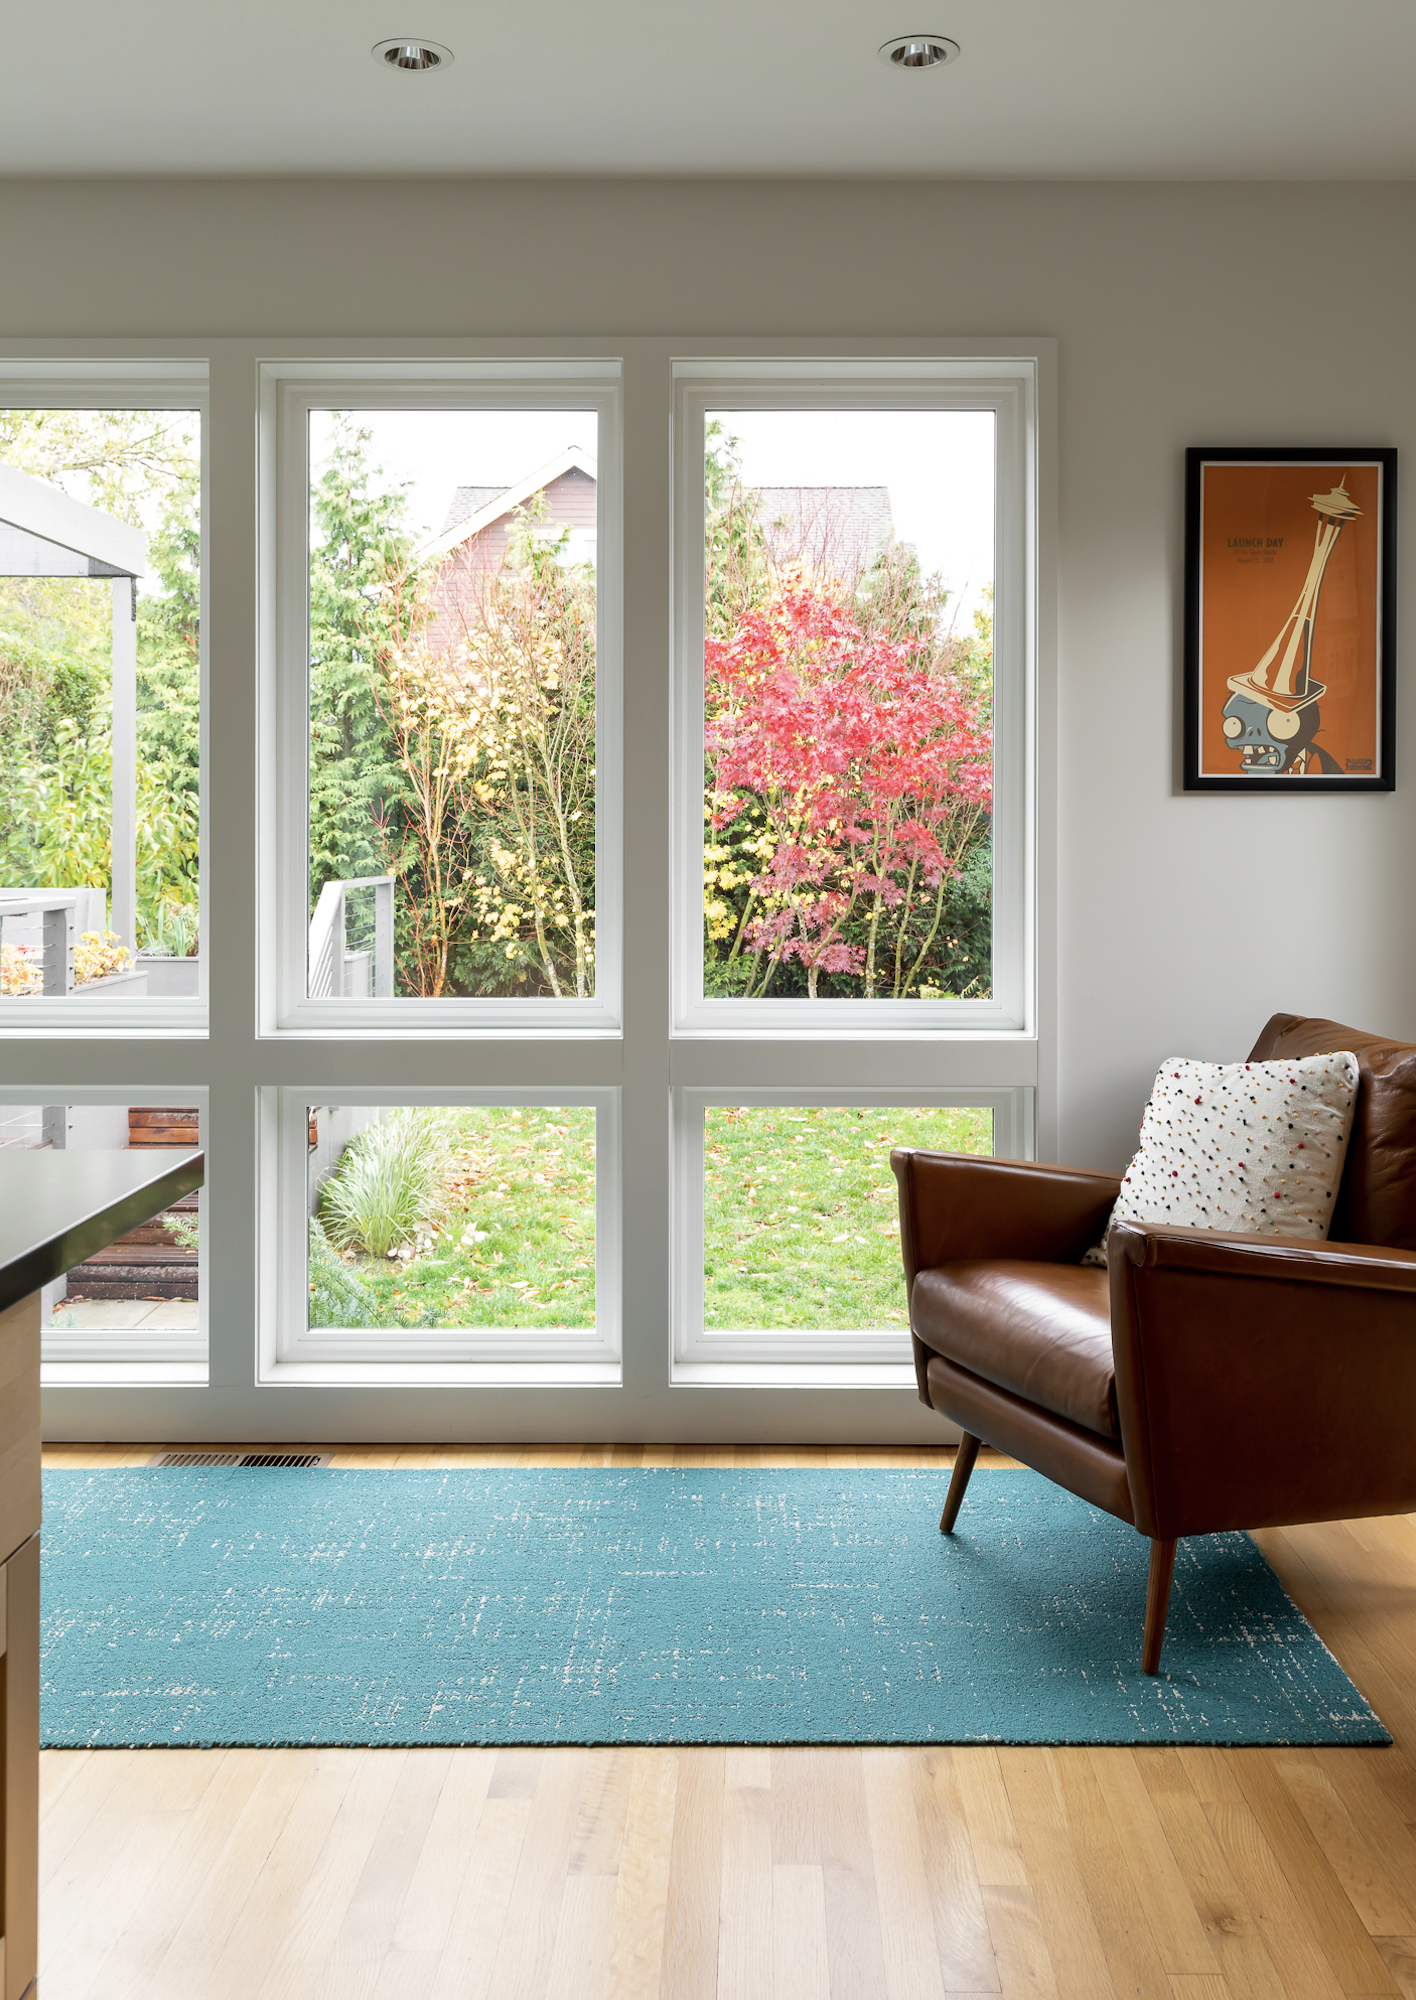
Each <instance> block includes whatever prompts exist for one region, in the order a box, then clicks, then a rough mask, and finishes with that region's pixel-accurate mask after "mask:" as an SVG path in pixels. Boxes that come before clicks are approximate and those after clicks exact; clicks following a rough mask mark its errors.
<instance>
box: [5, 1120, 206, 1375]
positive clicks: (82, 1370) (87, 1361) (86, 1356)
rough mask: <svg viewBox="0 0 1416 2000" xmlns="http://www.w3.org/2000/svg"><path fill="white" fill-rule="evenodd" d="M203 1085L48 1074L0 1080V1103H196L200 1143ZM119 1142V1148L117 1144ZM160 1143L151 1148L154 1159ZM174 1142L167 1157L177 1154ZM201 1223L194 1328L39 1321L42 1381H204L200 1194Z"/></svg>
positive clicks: (203, 1244)
mask: <svg viewBox="0 0 1416 2000" xmlns="http://www.w3.org/2000/svg"><path fill="white" fill-rule="evenodd" d="M207 1096H208V1093H207V1091H206V1089H205V1088H204V1087H203V1086H201V1085H197V1084H170V1083H163V1084H154V1085H151V1086H145V1085H141V1084H134V1083H129V1084H102V1083H82V1084H76V1083H74V1082H73V1081H70V1082H68V1083H55V1082H54V1081H52V1080H50V1081H49V1082H39V1083H24V1084H16V1083H7V1084H4V1085H0V1105H7V1104H38V1105H51V1104H62V1105H66V1106H73V1105H104V1104H129V1105H131V1104H173V1103H183V1104H187V1103H190V1104H192V1105H194V1106H195V1107H196V1111H197V1143H198V1145H199V1147H200V1148H201V1149H202V1150H203V1151H205V1148H206V1131H207ZM115 1150H117V1149H115ZM164 1150H165V1149H162V1150H160V1149H158V1148H157V1147H154V1148H153V1149H152V1153H153V1158H154V1161H155V1163H157V1164H160V1163H161V1160H162V1158H163V1156H164ZM177 1151H178V1149H177V1148H173V1149H172V1152H171V1155H170V1157H174V1158H175V1157H176V1154H177ZM200 1213H201V1217H202V1223H203V1227H202V1230H201V1235H200V1238H199V1241H198V1246H197V1327H196V1331H195V1332H186V1331H182V1330H180V1329H167V1328H163V1327H154V1328H150V1329H149V1330H148V1332H146V1333H143V1332H142V1331H141V1330H140V1329H138V1328H131V1329H115V1331H114V1332H112V1333H85V1332H83V1331H81V1330H79V1329H69V1330H66V1329H64V1328H62V1327H61V1328H57V1329H56V1328H53V1327H50V1326H48V1325H45V1326H42V1327H41V1328H40V1382H41V1385H42V1386H44V1387H47V1388H54V1387H58V1386H60V1385H62V1384H66V1383H79V1382H95V1381H97V1382H104V1381H110V1380H112V1379H113V1378H114V1376H115V1374H121V1375H122V1376H123V1377H124V1378H125V1379H142V1378H143V1377H144V1376H146V1377H147V1378H148V1379H150V1380H153V1381H166V1382H184V1383H189V1384H193V1385H196V1384H200V1383H204V1382H205V1381H206V1379H207V1352H208V1349H207V1297H208V1284H207V1247H208V1240H209V1235H210V1232H209V1230H208V1229H207V1228H206V1226H205V1224H206V1221H207V1214H208V1211H207V1196H206V1191H205V1189H203V1190H202V1194H201V1210H200Z"/></svg>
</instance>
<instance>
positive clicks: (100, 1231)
mask: <svg viewBox="0 0 1416 2000" xmlns="http://www.w3.org/2000/svg"><path fill="white" fill-rule="evenodd" d="M204 1168H205V1155H204V1154H201V1153H176V1154H175V1155H174V1152H173V1150H172V1149H171V1148H168V1147H164V1146H152V1147H147V1146H143V1147H136V1148H134V1149H133V1150H132V1151H126V1152H125V1151H120V1150H118V1149H116V1148H115V1149H114V1150H113V1151H112V1152H87V1151H78V1150H71V1149H69V1148H54V1147H48V1146H45V1147H35V1148H24V1149H20V1148H18V1147H16V1148H13V1149H11V1148H9V1147H7V1148H5V1149H3V1150H0V1312H3V1311H5V1310H6V1309H7V1308H8V1307H9V1306H12V1305H16V1304H18V1302H19V1301H20V1300H21V1299H23V1298H27V1297H28V1296H29V1294H30V1293H31V1292H37V1291H38V1290H39V1288H40V1286H41V1285H47V1284H48V1283H49V1282H50V1280H51V1279H52V1278H58V1277H60V1276H62V1274H63V1273H64V1272H65V1271H70V1270H72V1269H73V1267H74V1265H75V1264H82V1263H83V1261H84V1259H85V1257H92V1256H93V1254H94V1252H95V1251H96V1250H106V1249H107V1247H108V1245H109V1244H110V1243H112V1242H113V1241H114V1240H115V1239H116V1238H117V1237H119V1236H126V1235H127V1233H128V1231H129V1230H130V1229H136V1228H137V1227H138V1225H139V1223H142V1222H147V1221H149V1220H150V1219H151V1218H152V1217H153V1216H154V1215H160V1214H161V1212H162V1210H163V1209H164V1208H171V1206H172V1204H173V1203H174V1202H176V1201H180V1200H181V1199H182V1197H183V1195H184V1194H190V1193H191V1192H192V1190H193V1189H194V1188H199V1187H200V1186H201V1184H202V1180H203V1174H204Z"/></svg>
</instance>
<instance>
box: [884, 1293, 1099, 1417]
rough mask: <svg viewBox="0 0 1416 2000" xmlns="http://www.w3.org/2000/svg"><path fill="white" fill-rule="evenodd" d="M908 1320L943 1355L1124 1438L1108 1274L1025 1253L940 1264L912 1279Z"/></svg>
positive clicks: (1017, 1392) (1015, 1392) (1035, 1400)
mask: <svg viewBox="0 0 1416 2000" xmlns="http://www.w3.org/2000/svg"><path fill="white" fill-rule="evenodd" d="M910 1323H911V1325H912V1327H913V1329H914V1331H915V1333H916V1335H917V1336H918V1337H919V1339H920V1340H922V1341H923V1342H924V1344H925V1346H926V1347H929V1348H932V1349H933V1351H934V1352H935V1353H936V1354H942V1355H943V1356H944V1357H945V1359H946V1360H949V1361H953V1362H956V1363H957V1364H958V1365H959V1366H960V1367H961V1368H967V1369H968V1370H969V1371H970V1372H971V1373H972V1374H974V1375H981V1376H982V1377H983V1378H984V1380H985V1381H987V1382H994V1383H996V1384H997V1385H998V1387H999V1388H1000V1389H1007V1390H1009V1391H1011V1393H1012V1394H1013V1395H1015V1396H1021V1397H1022V1398H1023V1399H1024V1401H1026V1402H1029V1403H1040V1404H1041V1405H1042V1407H1043V1408H1044V1409H1046V1410H1053V1411H1055V1412H1056V1413H1057V1415H1058V1416H1060V1417H1066V1418H1067V1419H1068V1421H1069V1422H1071V1423H1074V1424H1080V1425H1081V1427H1082V1429H1083V1430H1087V1431H1092V1432H1094V1433H1095V1434H1096V1435H1097V1436H1098V1437H1105V1438H1113V1439H1115V1440H1117V1441H1118V1442H1119V1440H1120V1437H1121V1428H1120V1425H1119V1423H1118V1421H1117V1416H1116V1371H1115V1366H1114V1363H1113V1361H1112V1353H1111V1299H1110V1292H1109V1289H1108V1282H1107V1274H1106V1272H1105V1271H1101V1270H1096V1269H1093V1268H1092V1267H1091V1266H1089V1265H1085V1264H1034V1263H1030V1262H1026V1261H1024V1260H1023V1259H1021V1258H988V1259H986V1260H980V1261H977V1262H969V1263H964V1262H960V1263H951V1264H937V1265H936V1266H935V1267H934V1268H933V1270H929V1271H921V1272H920V1273H919V1275H918V1276H917V1277H916V1279H915V1281H914V1290H913V1292H912V1293H911V1295H910Z"/></svg>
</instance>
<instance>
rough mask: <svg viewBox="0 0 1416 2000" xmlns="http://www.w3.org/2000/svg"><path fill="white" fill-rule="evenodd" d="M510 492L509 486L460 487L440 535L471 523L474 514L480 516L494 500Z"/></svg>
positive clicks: (454, 495)
mask: <svg viewBox="0 0 1416 2000" xmlns="http://www.w3.org/2000/svg"><path fill="white" fill-rule="evenodd" d="M510 491H511V488H510V487H509V486H459V487H458V489H457V491H456V492H455V493H454V494H453V496H452V505H451V506H450V507H449V508H448V510H447V519H446V520H445V521H444V522H443V524H442V527H441V528H440V529H439V530H438V532H439V534H442V535H445V534H446V533H447V532H448V530H449V528H456V527H458V526H459V525H460V524H461V523H462V522H463V521H470V520H471V518H472V516H473V515H474V514H480V513H481V511H482V509H483V508H484V507H489V506H490V505H491V503H492V502H493V500H495V499H497V498H498V497H499V496H500V495H501V494H503V493H509V492H510Z"/></svg>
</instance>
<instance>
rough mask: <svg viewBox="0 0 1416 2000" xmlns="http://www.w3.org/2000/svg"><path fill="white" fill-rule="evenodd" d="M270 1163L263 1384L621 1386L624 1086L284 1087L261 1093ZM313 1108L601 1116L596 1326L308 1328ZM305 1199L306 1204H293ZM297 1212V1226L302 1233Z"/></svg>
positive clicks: (264, 1149) (265, 1161) (265, 1181)
mask: <svg viewBox="0 0 1416 2000" xmlns="http://www.w3.org/2000/svg"><path fill="white" fill-rule="evenodd" d="M260 1099H261V1101H260V1110H259V1116H260V1124H261V1146H260V1150H261V1159H262V1175H261V1179H262V1190H263V1200H262V1211H263V1212H262V1223H263V1227H262V1263H263V1266H264V1269H263V1272H262V1279H263V1285H262V1290H263V1293H264V1298H265V1305H266V1310H265V1311H264V1312H263V1313H262V1316H261V1318H262V1326H261V1358H260V1369H259V1373H258V1378H257V1379H258V1380H259V1381H261V1382H290V1381H298V1380H312V1381H316V1382H331V1383H333V1382H340V1381H371V1382H388V1383H416V1382H442V1381H446V1382H478V1381H481V1382H491V1381H497V1382H524V1383H528V1384H538V1385H541V1386H552V1385H554V1384H556V1383H558V1382H576V1381H585V1382H600V1383H615V1384H617V1383H618V1382H619V1380H620V1372H621V1360H622V1353H623V1346H622V1335H621V1298H622V1292H623V1283H622V1269H621V1256H622V1252H621V1247H620V1246H621V1238H622V1228H621V1205H620V1197H619V1189H620V1181H621V1144H620V1093H619V1089H618V1087H617V1086H605V1085H596V1084H566V1085H561V1086H557V1085H554V1084H546V1085H532V1086H523V1087H520V1088H517V1087H514V1086H503V1087H499V1086H496V1085H490V1084H481V1085H478V1084H465V1085H447V1086H443V1087H441V1088H427V1089H417V1088H409V1087H404V1088H399V1087H382V1088H378V1087H373V1086H370V1085H367V1084H363V1083H353V1084H350V1085H348V1086H337V1087H335V1088H331V1086H330V1085H329V1084H317V1083H310V1084H307V1085H298V1084H286V1085H283V1086H273V1087H268V1088H266V1089H264V1090H262V1092H261V1093H260ZM312 1103H320V1104H326V1103H335V1104H358V1105H360V1106H361V1107H362V1106H366V1105H367V1106H379V1107H384V1106H397V1105H436V1106H446V1107H449V1108H454V1109H455V1108H456V1107H458V1106H463V1105H467V1106H471V1105H478V1104H491V1105H522V1104H524V1105H545V1106H557V1105H585V1106H593V1108H594V1110H595V1325H594V1326H593V1327H590V1328H585V1329H580V1328H570V1327H567V1328H558V1327H557V1328H550V1327H547V1328H526V1329H516V1328H493V1327H488V1328H484V1329H479V1328H475V1327H456V1328H446V1329H443V1328H436V1327H428V1328H421V1327H420V1328H416V1329H414V1328H409V1329H407V1330H406V1331H399V1330H396V1329H391V1328H381V1327H367V1328H366V1327H344V1328H338V1327H330V1328H317V1329H313V1330H312V1329H310V1328H309V1327H308V1326H307V1325H306V1323H305V1301H306V1299H307V1298H308V1290H307V1287H308V1283H309V1272H308V1257H307V1252H308V1239H307V1234H306V1227H305V1225H306V1219H307V1214H308V1211H307V1207H306V1195H305V1189H306V1150H305V1149H306V1146H307V1143H308V1140H307V1134H308V1129H309V1122H308V1121H309V1107H310V1105H311V1104H312ZM297 1195H298V1204H297V1201H296V1199H295V1197H296V1196H297ZM297 1207H298V1227H297Z"/></svg>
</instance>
